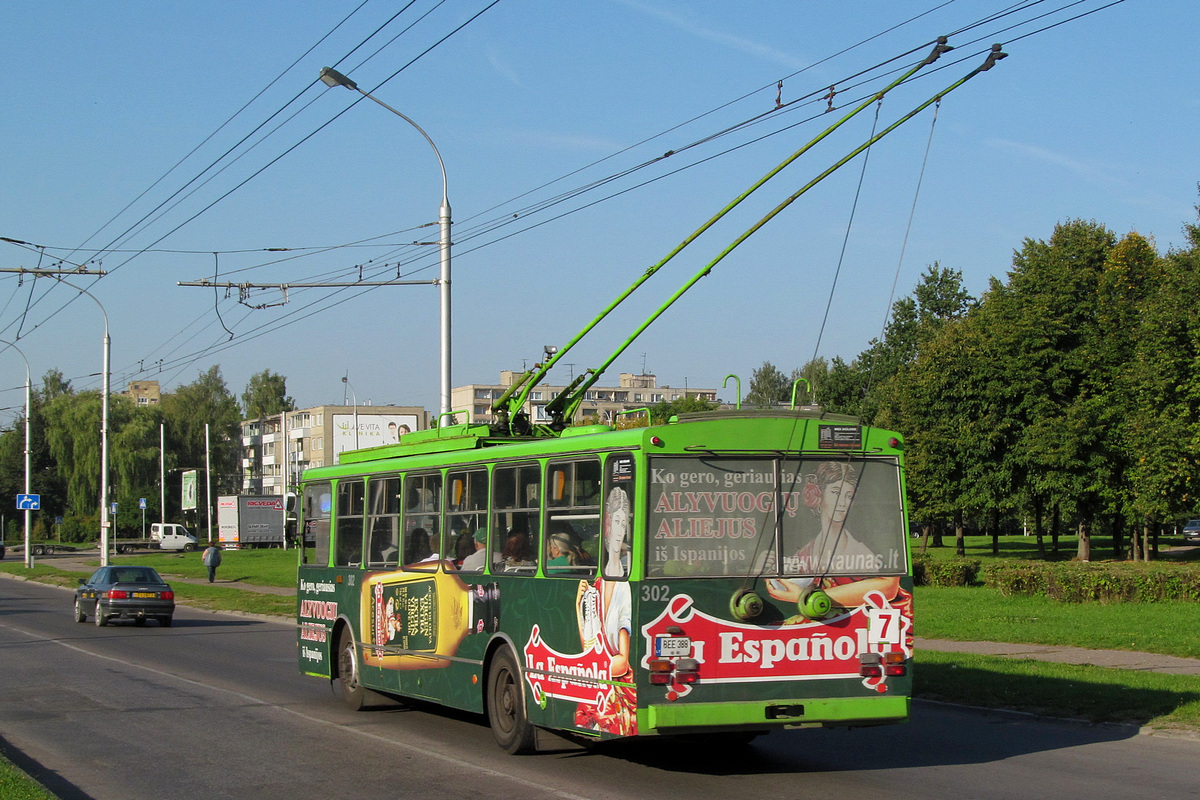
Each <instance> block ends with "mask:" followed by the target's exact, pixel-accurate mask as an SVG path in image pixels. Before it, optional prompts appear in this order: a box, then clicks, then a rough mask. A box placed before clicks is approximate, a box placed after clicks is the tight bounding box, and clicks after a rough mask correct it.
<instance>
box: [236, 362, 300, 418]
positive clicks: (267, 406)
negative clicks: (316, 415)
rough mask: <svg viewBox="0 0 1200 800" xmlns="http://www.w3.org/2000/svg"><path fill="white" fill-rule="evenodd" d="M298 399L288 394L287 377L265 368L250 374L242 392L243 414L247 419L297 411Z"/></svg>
mask: <svg viewBox="0 0 1200 800" xmlns="http://www.w3.org/2000/svg"><path fill="white" fill-rule="evenodd" d="M295 410H296V401H295V400H293V399H292V398H290V397H288V396H287V378H285V377H284V376H282V375H278V374H276V373H274V372H271V370H269V369H264V370H263V371H262V372H258V373H255V374H254V375H251V376H250V382H249V383H248V384H246V391H244V392H242V415H243V416H244V417H245V418H247V419H256V418H258V417H270V416H277V415H279V414H282V413H283V412H285V411H295Z"/></svg>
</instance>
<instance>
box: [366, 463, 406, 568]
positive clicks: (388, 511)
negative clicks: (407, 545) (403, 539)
mask: <svg viewBox="0 0 1200 800" xmlns="http://www.w3.org/2000/svg"><path fill="white" fill-rule="evenodd" d="M367 496H368V499H369V505H368V513H369V521H368V523H367V530H368V534H367V542H368V545H367V566H368V567H373V568H375V569H380V568H385V567H395V566H396V564H398V563H399V562H400V478H399V476H395V475H393V476H390V477H386V478H372V479H371V481H370V482H369V483H368V484H367Z"/></svg>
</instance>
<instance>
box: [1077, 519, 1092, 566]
mask: <svg viewBox="0 0 1200 800" xmlns="http://www.w3.org/2000/svg"><path fill="white" fill-rule="evenodd" d="M1076 558H1078V559H1079V560H1080V561H1091V560H1092V525H1091V523H1090V522H1088V521H1087V520H1081V521H1080V523H1079V551H1078V552H1077V553H1076Z"/></svg>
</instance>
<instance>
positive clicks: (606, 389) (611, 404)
mask: <svg viewBox="0 0 1200 800" xmlns="http://www.w3.org/2000/svg"><path fill="white" fill-rule="evenodd" d="M520 376H521V373H519V372H514V371H513V370H507V369H506V370H501V372H500V383H494V384H481V383H472V384H468V385H466V386H459V387H457V388H455V389H453V390H452V391H451V393H450V406H451V408H452V409H453V410H455V411H461V410H463V409H466V410H467V411H468V412H469V413H470V415H471V422H478V423H487V422H493V421H494V420H495V415H494V414H492V408H491V407H492V403H493V402H495V400H496V399H497V398H499V397H500V396H501V395H502V394H504V392H505V391H506V390H507V389H508V388H509V387H510V386H512V385H513V382H514V381H515V380H517V379H518V378H520ZM565 388H566V387H565V386H549V385H545V384H541V385H538V386H536V387H534V389H533V390H532V391H531V392H530V394H529V400H528V401H527V402H526V404H525V405H526V408H525V410H526V411H527V412H528V413H529V418H530V419H531V420H533V421H534V422H549V421H550V419H549V417H548V416H547V415H546V403H548V402H550V401H551V400H552V399H554V398H555V397H557V396H558V393H559V392H561V391H563V389H565ZM684 397H696V398H700V399H702V400H707V401H709V402H711V403H715V402H717V390H716V389H699V388H693V387H684V388H679V387H671V386H659V385H658V379H657V378H656V377H655V376H654V375H634V374H632V373H628V372H623V373H621V377H620V383H619V385H617V386H593V387H592V388H591V389H589V390H588V391H587V393H586V394H585V395H584V400H583V403H582V404H581V405H580V407H579V411H578V412H577V413H576V417H575V419H574V420H573V422H574V423H576V424H579V423H583V422H587V421H592V422H602V423H608V424H611V423H612V422H613V421H614V420H615V419H616V416H617V414H619V413H621V412H622V411H632V410H634V409H638V408H647V407H649V406H653V405H657V404H658V403H663V402H667V403H669V402H671V401H673V400H679V399H682V398H684Z"/></svg>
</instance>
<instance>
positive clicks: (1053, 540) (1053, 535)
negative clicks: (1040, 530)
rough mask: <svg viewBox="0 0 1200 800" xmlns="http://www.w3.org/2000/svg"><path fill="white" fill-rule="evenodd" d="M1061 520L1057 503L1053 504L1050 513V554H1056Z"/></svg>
mask: <svg viewBox="0 0 1200 800" xmlns="http://www.w3.org/2000/svg"><path fill="white" fill-rule="evenodd" d="M1061 522H1062V517H1061V515H1060V512H1059V508H1058V503H1055V504H1054V511H1053V512H1052V513H1051V514H1050V554H1051V555H1053V556H1056V557H1057V556H1058V527H1059V523H1061Z"/></svg>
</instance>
